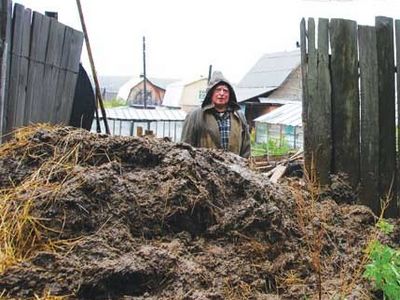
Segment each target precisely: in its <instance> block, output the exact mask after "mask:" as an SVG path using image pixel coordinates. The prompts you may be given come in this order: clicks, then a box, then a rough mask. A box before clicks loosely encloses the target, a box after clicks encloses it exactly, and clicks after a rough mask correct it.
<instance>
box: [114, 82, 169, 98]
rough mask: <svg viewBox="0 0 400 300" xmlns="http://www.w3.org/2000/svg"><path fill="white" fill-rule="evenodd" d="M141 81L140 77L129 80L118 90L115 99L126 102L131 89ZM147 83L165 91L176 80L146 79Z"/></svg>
mask: <svg viewBox="0 0 400 300" xmlns="http://www.w3.org/2000/svg"><path fill="white" fill-rule="evenodd" d="M142 81H143V78H142V77H132V78H130V79H129V80H128V81H126V82H125V83H124V84H123V85H122V86H121V87H120V88H119V90H118V95H117V98H121V99H124V100H127V99H128V96H129V93H130V91H131V89H132V88H133V87H135V86H137V85H138V84H139V83H141V82H142ZM147 81H150V82H151V83H152V84H153V85H155V86H157V87H159V88H161V89H163V90H165V89H166V87H167V86H168V85H169V84H171V83H172V82H176V81H177V79H165V78H153V77H147Z"/></svg>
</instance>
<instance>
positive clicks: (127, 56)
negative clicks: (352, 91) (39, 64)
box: [14, 0, 400, 82]
mask: <svg viewBox="0 0 400 300" xmlns="http://www.w3.org/2000/svg"><path fill="white" fill-rule="evenodd" d="M14 2H18V3H21V4H23V5H24V6H25V7H29V8H31V9H32V10H35V11H38V12H41V13H44V12H45V11H57V12H58V14H59V21H60V22H62V23H64V24H66V25H69V26H71V27H73V28H75V29H78V30H81V25H80V21H79V14H78V9H77V6H76V1H75V0H16V1H14ZM81 3H82V8H83V13H84V16H85V21H86V26H87V29H88V33H89V39H90V42H91V47H92V51H93V56H94V61H95V65H96V69H97V73H98V74H99V75H128V76H138V75H139V74H141V73H142V72H143V63H142V37H143V36H145V37H146V48H147V51H146V58H147V75H148V76H149V77H159V78H176V79H188V78H196V77H198V76H201V75H203V76H207V74H208V68H209V65H210V64H211V65H213V69H215V70H216V69H218V70H221V71H222V72H223V73H224V75H225V76H226V77H227V79H229V80H231V81H232V82H238V81H239V80H240V79H241V78H242V77H243V76H244V75H245V74H246V72H247V71H248V70H249V69H250V68H251V67H252V66H253V65H254V63H255V62H256V61H257V60H258V59H259V58H260V57H261V56H262V55H263V54H265V53H271V52H280V51H290V50H294V49H295V48H296V41H298V40H299V24H300V21H301V18H302V17H305V18H307V17H314V18H318V17H328V18H346V19H352V20H356V21H358V23H359V24H363V25H373V24H374V20H375V16H388V17H393V18H397V19H400V0H342V1H338V0H336V1H334V0H331V1H329V0H197V1H195V0H141V1H139V0H112V1H105V0H81ZM82 62H83V64H84V66H85V67H86V69H87V71H88V72H89V73H90V69H89V64H88V59H87V54H86V48H84V49H83V55H82Z"/></svg>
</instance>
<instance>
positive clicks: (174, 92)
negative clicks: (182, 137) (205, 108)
mask: <svg viewBox="0 0 400 300" xmlns="http://www.w3.org/2000/svg"><path fill="white" fill-rule="evenodd" d="M207 82H208V79H207V78H205V77H200V78H197V79H192V80H183V81H178V82H174V83H171V84H169V85H168V86H167V90H166V92H165V96H164V101H163V106H165V107H168V108H181V109H182V110H184V111H185V112H190V111H192V110H193V109H194V108H196V107H199V106H200V105H201V103H202V102H203V100H204V97H205V96H206V90H207Z"/></svg>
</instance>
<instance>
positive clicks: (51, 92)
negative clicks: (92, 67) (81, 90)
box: [0, 0, 83, 136]
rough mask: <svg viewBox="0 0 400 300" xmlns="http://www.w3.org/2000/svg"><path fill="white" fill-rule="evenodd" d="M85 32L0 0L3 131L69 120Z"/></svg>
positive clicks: (3, 132)
mask: <svg viewBox="0 0 400 300" xmlns="http://www.w3.org/2000/svg"><path fill="white" fill-rule="evenodd" d="M82 45H83V34H82V33H81V32H79V31H76V30H74V29H72V28H70V27H68V26H65V25H63V24H61V23H59V22H58V21H57V20H56V19H54V18H50V17H47V16H45V15H42V14H40V13H38V12H33V13H32V11H31V10H30V9H29V8H25V7H24V6H22V5H20V4H15V5H14V7H12V2H11V1H10V0H0V53H1V55H0V56H1V75H0V120H1V121H0V133H1V135H2V136H3V135H5V134H7V133H9V132H11V131H12V130H13V129H15V128H18V127H20V126H24V125H28V124H30V123H37V122H50V123H62V124H68V122H69V119H70V115H71V110H72V104H73V97H74V91H75V85H76V80H77V77H78V72H79V60H80V56H81V51H82Z"/></svg>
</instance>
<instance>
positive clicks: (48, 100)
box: [40, 18, 66, 123]
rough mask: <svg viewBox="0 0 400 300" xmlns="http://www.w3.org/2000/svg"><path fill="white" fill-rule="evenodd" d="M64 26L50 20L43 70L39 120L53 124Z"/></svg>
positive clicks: (54, 20)
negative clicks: (41, 104)
mask: <svg viewBox="0 0 400 300" xmlns="http://www.w3.org/2000/svg"><path fill="white" fill-rule="evenodd" d="M65 28H66V27H65V26H64V25H63V24H61V23H59V22H58V21H57V20H56V19H54V18H50V29H49V39H48V43H47V51H46V65H45V68H44V82H46V85H45V87H44V90H43V107H42V113H41V115H40V119H41V120H42V121H43V122H51V123H55V122H56V121H57V118H56V115H55V114H54V111H55V104H56V90H57V81H58V77H59V73H60V68H61V57H62V49H63V42H64V34H65Z"/></svg>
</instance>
